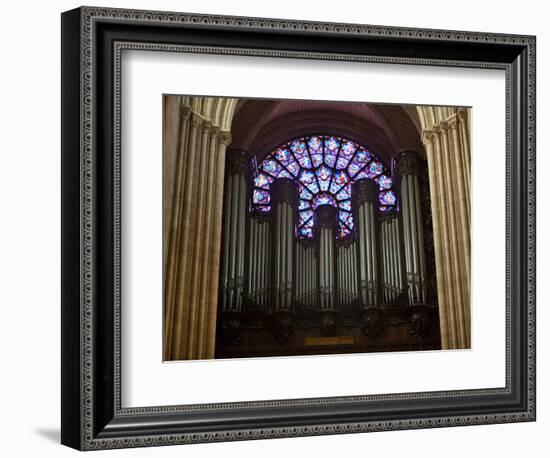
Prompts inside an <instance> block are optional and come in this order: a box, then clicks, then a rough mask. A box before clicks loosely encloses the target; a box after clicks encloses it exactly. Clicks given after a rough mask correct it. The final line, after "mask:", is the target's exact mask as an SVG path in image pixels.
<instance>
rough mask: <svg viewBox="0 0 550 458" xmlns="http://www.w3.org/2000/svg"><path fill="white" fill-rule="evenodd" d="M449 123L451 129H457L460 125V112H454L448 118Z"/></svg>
mask: <svg viewBox="0 0 550 458" xmlns="http://www.w3.org/2000/svg"><path fill="white" fill-rule="evenodd" d="M447 123H448V125H449V127H450V128H451V130H456V129H457V127H458V113H457V114H454V115H453V116H451V117H449V119H448V120H447Z"/></svg>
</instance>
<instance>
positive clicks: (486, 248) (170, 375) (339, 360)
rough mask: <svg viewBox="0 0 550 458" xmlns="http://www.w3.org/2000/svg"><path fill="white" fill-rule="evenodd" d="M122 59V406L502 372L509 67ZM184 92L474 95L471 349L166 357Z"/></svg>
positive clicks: (379, 390)
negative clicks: (165, 285) (170, 106)
mask: <svg viewBox="0 0 550 458" xmlns="http://www.w3.org/2000/svg"><path fill="white" fill-rule="evenodd" d="M122 62H123V68H122V75H124V76H123V83H122V87H123V89H122V100H123V103H122V114H121V116H122V163H123V164H124V167H123V172H122V196H123V197H122V199H123V200H122V212H123V215H122V234H123V237H122V266H123V277H122V318H123V319H122V327H121V329H122V387H123V389H122V405H123V406H124V407H141V406H146V405H149V406H151V405H153V406H154V405H170V404H195V403H201V402H203V403H204V402H206V403H208V402H238V401H254V400H263V399H289V398H304V397H320V396H354V395H355V396H356V395H363V394H385V393H400V392H410V391H438V390H456V389H475V388H495V387H503V386H505V383H506V379H505V334H504V332H505V324H504V320H505V309H504V306H505V250H504V247H505V161H506V159H505V152H506V151H505V142H504V140H505V138H506V134H505V127H506V120H505V82H504V76H505V75H504V71H502V70H481V69H477V70H472V69H470V68H461V69H457V68H453V69H448V68H443V67H420V66H411V65H408V66H407V65H399V66H396V65H389V64H365V63H360V62H326V61H317V62H312V61H299V60H296V59H272V58H257V57H255V58H253V57H235V56H219V55H204V54H203V55H189V54H178V53H164V54H163V55H160V54H159V53H158V52H154V53H147V52H143V51H131V52H130V51H128V52H126V53H125V54H124V55H123V58H122ZM220 74H223V75H224V77H223V78H221V79H220V78H219V75H220ZM405 81H406V84H403V82H405ZM333 82H338V84H333ZM449 87H452V91H449V90H448V88H449ZM185 92H187V93H191V94H205V93H207V94H211V95H228V94H230V95H239V96H242V97H275V98H281V97H287V98H294V99H296V98H305V99H315V98H322V99H329V100H353V101H372V102H386V103H402V102H408V103H424V104H440V105H460V106H473V107H474V108H473V116H472V123H471V124H472V132H473V135H472V151H473V152H474V153H473V154H472V172H473V173H472V202H473V205H472V252H473V253H474V256H473V257H472V349H471V350H463V351H450V352H449V351H447V352H442V351H430V352H396V353H378V354H376V353H374V354H373V353H370V354H355V355H330V356H316V357H289V358H259V359H251V358H244V359H238V360H225V361H220V360H215V361H183V362H176V363H164V364H163V363H162V359H161V356H160V355H161V353H162V335H161V331H162V244H161V242H162V240H161V237H160V234H161V232H162V230H161V217H160V214H161V212H162V206H161V203H162V183H161V179H162V155H161V154H160V147H159V146H160V145H161V144H162V136H161V135H162V123H161V121H162V117H161V112H162V97H161V94H162V93H169V94H177V93H180V94H181V93H185ZM487 170H491V171H492V173H491V174H490V175H489V176H488V175H487V173H483V171H487ZM489 187H490V188H491V197H492V199H486V198H485V199H484V198H483V197H484V196H485V195H486V193H487V189H488V188H489ZM151 215H157V217H151ZM328 368H330V369H329V370H327V369H328ZM219 380H223V386H219ZM159 386H162V389H161V390H159V389H158V387H159ZM183 387H185V388H183Z"/></svg>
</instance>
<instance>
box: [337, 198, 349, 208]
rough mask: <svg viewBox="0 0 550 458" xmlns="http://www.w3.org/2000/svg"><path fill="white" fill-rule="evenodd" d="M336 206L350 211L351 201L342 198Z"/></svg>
mask: <svg viewBox="0 0 550 458" xmlns="http://www.w3.org/2000/svg"><path fill="white" fill-rule="evenodd" d="M338 206H339V207H340V209H341V210H347V211H351V201H350V200H343V201H341V202H340V203H339V204H338Z"/></svg>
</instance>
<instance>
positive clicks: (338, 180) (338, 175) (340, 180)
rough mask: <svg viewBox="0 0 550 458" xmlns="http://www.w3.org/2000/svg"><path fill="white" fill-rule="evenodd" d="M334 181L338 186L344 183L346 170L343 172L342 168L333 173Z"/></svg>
mask: <svg viewBox="0 0 550 458" xmlns="http://www.w3.org/2000/svg"><path fill="white" fill-rule="evenodd" d="M334 181H336V183H338V184H339V185H340V186H343V185H345V184H346V183H347V182H348V176H347V175H346V172H344V171H343V170H340V171H339V172H336V173H335V174H334Z"/></svg>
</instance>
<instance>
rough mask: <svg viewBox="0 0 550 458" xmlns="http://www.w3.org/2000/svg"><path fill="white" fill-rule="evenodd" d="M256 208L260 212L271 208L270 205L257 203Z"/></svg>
mask: <svg viewBox="0 0 550 458" xmlns="http://www.w3.org/2000/svg"><path fill="white" fill-rule="evenodd" d="M256 210H258V211H260V212H268V211H270V210H271V205H258V206H257V207H256Z"/></svg>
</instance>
